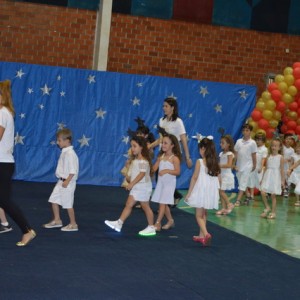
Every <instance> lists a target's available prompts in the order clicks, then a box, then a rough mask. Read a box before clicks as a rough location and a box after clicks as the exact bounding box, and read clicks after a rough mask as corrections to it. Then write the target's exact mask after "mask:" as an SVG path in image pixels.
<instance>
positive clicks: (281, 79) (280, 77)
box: [275, 74, 284, 83]
mask: <svg viewBox="0 0 300 300" xmlns="http://www.w3.org/2000/svg"><path fill="white" fill-rule="evenodd" d="M282 81H284V77H283V75H281V74H278V75H276V76H275V82H276V83H279V82H282Z"/></svg>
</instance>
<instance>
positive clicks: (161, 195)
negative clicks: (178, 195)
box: [151, 134, 181, 231]
mask: <svg viewBox="0 0 300 300" xmlns="http://www.w3.org/2000/svg"><path fill="white" fill-rule="evenodd" d="M180 160H181V152H180V146H179V143H178V140H177V138H176V136H174V135H173V134H165V135H164V137H163V140H162V146H161V152H160V154H159V156H158V159H157V161H156V163H155V164H154V166H153V171H154V172H156V171H157V169H158V168H159V172H158V181H157V185H156V188H155V191H154V193H153V196H152V198H151V201H153V202H157V203H159V213H158V216H157V220H156V223H155V230H156V231H160V230H161V229H169V228H171V227H174V226H175V223H174V220H173V217H172V214H171V211H170V208H169V205H174V197H173V194H174V191H175V188H176V176H178V175H180ZM164 216H166V218H167V220H168V222H167V224H165V225H164V226H161V220H162V219H163V217H164Z"/></svg>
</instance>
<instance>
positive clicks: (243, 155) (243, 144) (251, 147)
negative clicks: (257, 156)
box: [234, 139, 257, 172]
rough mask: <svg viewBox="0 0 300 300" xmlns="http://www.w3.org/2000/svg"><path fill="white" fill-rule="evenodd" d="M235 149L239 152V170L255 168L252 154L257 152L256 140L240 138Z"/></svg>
mask: <svg viewBox="0 0 300 300" xmlns="http://www.w3.org/2000/svg"><path fill="white" fill-rule="evenodd" d="M234 150H235V151H236V152H237V162H236V166H237V168H238V171H239V172H250V171H251V170H252V168H253V162H252V154H253V153H256V152H257V145H256V143H255V141H254V140H252V139H249V140H247V141H245V140H244V139H238V140H237V142H236V143H235V146H234Z"/></svg>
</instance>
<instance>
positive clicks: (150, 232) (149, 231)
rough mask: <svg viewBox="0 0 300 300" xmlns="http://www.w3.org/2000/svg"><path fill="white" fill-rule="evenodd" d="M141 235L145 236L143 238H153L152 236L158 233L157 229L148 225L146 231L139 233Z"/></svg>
mask: <svg viewBox="0 0 300 300" xmlns="http://www.w3.org/2000/svg"><path fill="white" fill-rule="evenodd" d="M139 235H143V236H152V235H156V231H155V227H154V226H153V225H152V226H150V225H148V226H147V227H146V228H145V229H144V230H142V231H140V232H139Z"/></svg>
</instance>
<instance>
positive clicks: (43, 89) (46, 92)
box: [41, 83, 52, 96]
mask: <svg viewBox="0 0 300 300" xmlns="http://www.w3.org/2000/svg"><path fill="white" fill-rule="evenodd" d="M51 90H52V88H49V87H48V86H47V84H46V83H45V85H44V87H42V88H41V91H42V92H43V96H44V95H48V96H50V92H51Z"/></svg>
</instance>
